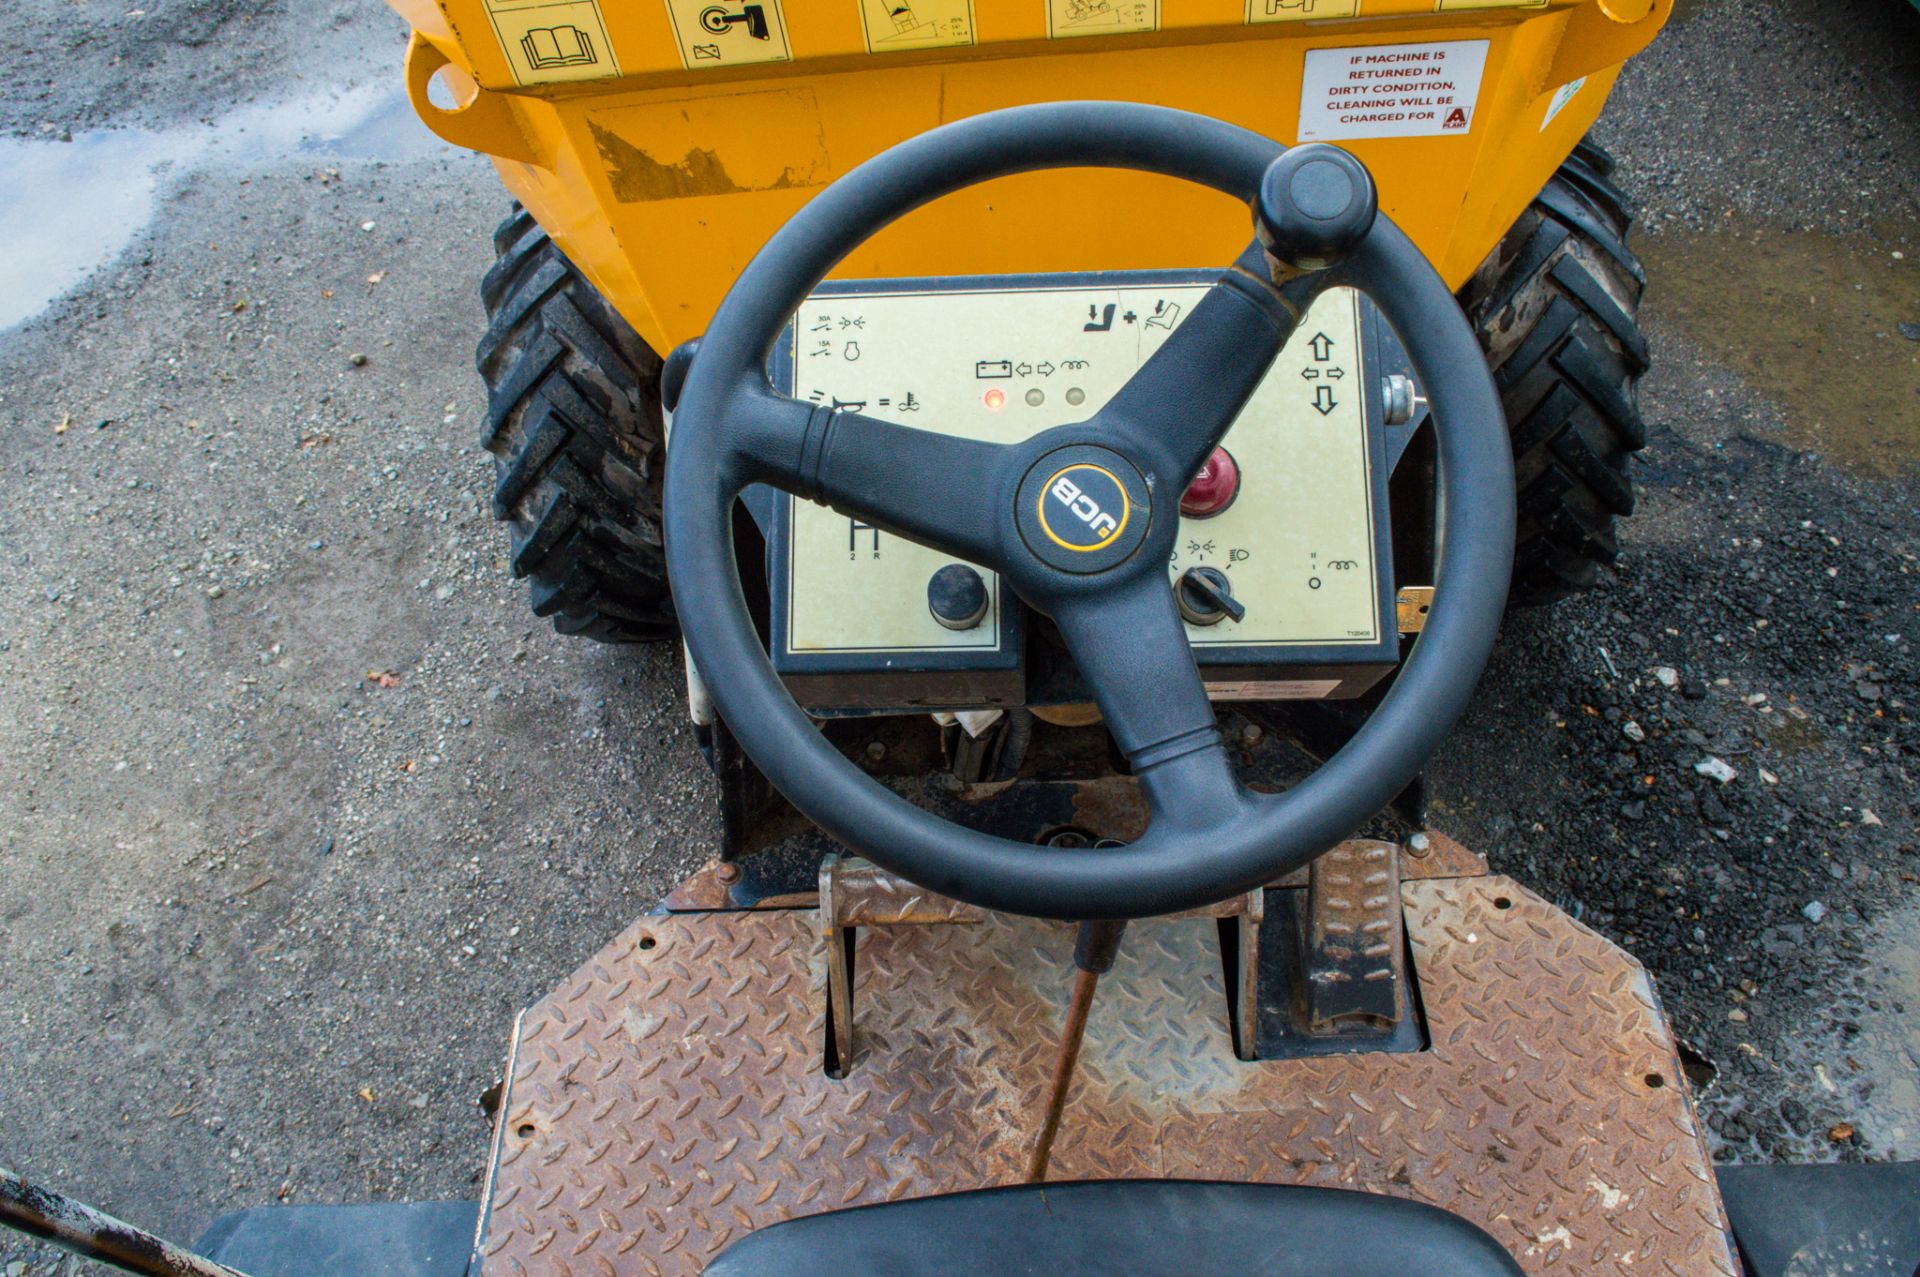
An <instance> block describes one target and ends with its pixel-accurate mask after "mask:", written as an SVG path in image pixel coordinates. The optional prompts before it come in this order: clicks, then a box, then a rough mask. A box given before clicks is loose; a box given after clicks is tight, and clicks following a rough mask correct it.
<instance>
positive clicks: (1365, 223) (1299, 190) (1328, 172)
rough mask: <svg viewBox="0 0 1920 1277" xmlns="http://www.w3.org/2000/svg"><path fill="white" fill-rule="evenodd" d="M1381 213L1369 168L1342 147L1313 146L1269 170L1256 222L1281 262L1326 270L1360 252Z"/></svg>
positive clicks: (1295, 150)
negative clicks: (1358, 250)
mask: <svg viewBox="0 0 1920 1277" xmlns="http://www.w3.org/2000/svg"><path fill="white" fill-rule="evenodd" d="M1379 211H1380V200H1379V196H1378V195H1377V194H1376V193H1375V191H1374V189H1373V176H1372V175H1371V174H1369V173H1368V172H1367V166H1366V165H1364V164H1362V163H1361V162H1360V161H1359V160H1356V159H1354V158H1353V156H1351V155H1349V154H1347V153H1346V152H1345V151H1343V150H1341V149H1340V148H1339V147H1337V146H1328V145H1327V144H1326V143H1324V142H1309V143H1307V144H1306V145H1305V146H1296V147H1293V148H1292V149H1290V150H1289V151H1287V153H1286V154H1284V155H1282V156H1281V157H1280V158H1279V159H1277V160H1275V161H1274V162H1273V163H1272V164H1269V165H1268V166H1267V172H1266V176H1264V177H1262V178H1261V179H1260V198H1259V199H1258V200H1257V201H1255V203H1254V223H1255V225H1256V226H1257V227H1258V229H1259V232H1260V242H1261V243H1262V244H1265V245H1266V248H1267V252H1269V253H1271V254H1272V255H1273V256H1274V257H1275V258H1276V259H1278V260H1279V261H1281V262H1282V263H1284V264H1286V265H1288V266H1291V267H1293V268H1294V269H1295V270H1325V269H1326V268H1327V267H1329V266H1332V265H1334V264H1336V263H1338V262H1341V261H1344V260H1345V259H1346V258H1347V257H1349V256H1351V255H1352V253H1353V251H1354V250H1355V249H1356V248H1359V247H1360V241H1361V240H1363V239H1365V238H1366V237H1367V232H1368V231H1370V230H1372V229H1373V219H1374V217H1375V215H1376V214H1378V213H1379Z"/></svg>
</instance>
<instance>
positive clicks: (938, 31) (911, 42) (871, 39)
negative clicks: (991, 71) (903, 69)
mask: <svg viewBox="0 0 1920 1277" xmlns="http://www.w3.org/2000/svg"><path fill="white" fill-rule="evenodd" d="M859 5H860V21H861V22H862V23H864V24H865V29H866V36H867V52H868V53H904V52H906V51H907V50H909V49H950V48H955V47H958V46H963V45H969V44H972V43H973V0H859Z"/></svg>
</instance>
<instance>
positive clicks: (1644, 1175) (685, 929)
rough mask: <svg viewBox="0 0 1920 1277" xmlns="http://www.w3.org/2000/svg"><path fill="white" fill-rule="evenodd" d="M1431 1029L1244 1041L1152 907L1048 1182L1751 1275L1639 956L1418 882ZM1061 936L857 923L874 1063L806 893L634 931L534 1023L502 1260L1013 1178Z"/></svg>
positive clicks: (492, 1253)
mask: <svg viewBox="0 0 1920 1277" xmlns="http://www.w3.org/2000/svg"><path fill="white" fill-rule="evenodd" d="M1402 900H1403V901H1404V902H1405V905H1406V920H1407V930H1408V935H1409V937H1410V939H1411V941H1412V943H1413V946H1414V953H1415V960H1416V968H1417V971H1418V974H1419V988H1420V996H1421V998H1422V1001H1423V1005H1424V1008H1425V1012H1426V1018H1427V1026H1428V1032H1429V1035H1430V1038H1431V1046H1430V1048H1429V1049H1428V1050H1425V1051H1420V1052H1414V1053H1408V1054H1396V1055H1388V1054H1380V1055H1346V1056H1334V1057H1325V1058H1319V1059H1300V1060H1286V1061H1264V1062H1251V1063H1248V1062H1242V1061H1240V1060H1238V1059H1236V1058H1235V1056H1234V1052H1233V1043H1232V1041H1231V1040H1230V1038H1229V1035H1228V1024H1227V1012H1226V995H1225V992H1224V990H1223V988H1222V984H1221V969H1220V958H1219V950H1218V943H1217V933H1216V928H1215V924H1214V922H1213V920H1212V919H1207V918H1201V919H1185V920H1177V921H1159V922H1148V923H1139V924H1135V926H1134V928H1133V929H1132V931H1131V932H1130V933H1129V935H1128V937H1127V943H1126V946H1125V947H1124V949H1123V950H1122V953H1121V959H1120V963H1119V966H1118V967H1117V968H1116V969H1115V970H1114V972H1113V973H1112V975H1110V976H1108V977H1106V978H1104V979H1103V980H1102V981H1101V985H1100V994H1099V997H1098V999H1097V1001H1096V1002H1095V1004H1094V1007H1093V1013H1092V1017H1091V1019H1090V1021H1089V1024H1088V1028H1087V1043H1086V1048H1085V1051H1084V1053H1083V1054H1082V1056H1081V1072H1080V1075H1079V1080H1078V1082H1077V1083H1076V1085H1075V1087H1074V1090H1073V1093H1072V1094H1071V1096H1070V1098H1069V1101H1068V1105H1067V1110H1066V1117H1065V1120H1064V1121H1063V1123H1062V1127H1061V1133H1060V1138H1059V1142H1058V1144H1057V1145H1056V1146H1055V1149H1054V1154H1053V1168H1054V1169H1053V1178H1055V1179H1061V1180H1067V1179H1087V1178H1109V1177H1122V1176H1124V1177H1139V1176H1180V1177H1189V1178H1205V1179H1224V1180H1252V1181H1265V1182H1276V1183H1301V1184H1320V1185H1328V1186H1334V1187H1345V1188H1357V1189H1365V1190H1368V1191H1372V1192H1381V1193H1393V1194H1398V1195H1401V1196H1407V1197H1413V1198H1417V1199H1419V1200H1422V1201H1426V1202H1430V1203H1432V1204H1434V1205H1437V1206H1442V1207H1445V1208H1447V1209H1449V1210H1452V1211H1455V1212H1457V1213H1459V1214H1461V1215H1463V1216H1465V1217H1466V1218H1468V1219H1470V1220H1472V1221H1474V1222H1475V1223H1477V1224H1479V1225H1480V1226H1481V1227H1483V1228H1485V1229H1486V1230H1487V1231H1488V1232H1490V1233H1491V1234H1492V1235H1493V1236H1494V1237H1495V1238H1497V1239H1498V1240H1499V1241H1501V1242H1502V1243H1503V1244H1504V1245H1506V1246H1507V1247H1508V1248H1509V1249H1510V1250H1511V1251H1512V1252H1513V1254H1514V1256H1515V1258H1516V1259H1517V1260H1518V1261H1519V1262H1520V1264H1521V1265H1522V1266H1523V1267H1524V1268H1525V1269H1526V1270H1527V1271H1528V1272H1530V1273H1541V1274H1547V1273H1554V1274H1561V1273H1565V1274H1575V1273H1579V1274H1585V1273H1633V1274H1663V1275H1665V1274H1671V1275H1673V1277H1692V1275H1693V1274H1702V1275H1705V1274H1717V1275H1720V1277H1733V1275H1734V1274H1735V1273H1737V1271H1738V1270H1737V1269H1736V1268H1735V1266H1734V1261H1733V1257H1732V1254H1731V1253H1730V1251H1729V1249H1728V1244H1727V1236H1726V1229H1725V1223H1724V1218H1723V1215H1722V1211H1721V1207H1720V1200H1719V1197H1718V1194H1717V1191H1716V1189H1715V1187H1714V1181H1713V1177H1712V1173H1711V1167H1710V1165H1709V1162H1708V1159H1707V1154H1706V1150H1705V1147H1704V1145H1703V1143H1702V1141H1701V1138H1700V1132H1699V1128H1698V1127H1697V1126H1696V1125H1695V1123H1694V1121H1693V1118H1692V1114H1691V1111H1690V1108H1689V1105H1688V1100H1687V1093H1686V1083H1685V1080H1684V1078H1683V1076H1682V1074H1681V1072H1680V1065H1679V1061H1678V1059H1677V1058H1676V1056H1675V1053H1674V1045H1673V1040H1672V1037H1671V1035H1670V1034H1669V1033H1668V1031H1667V1027H1666V1023H1665V1021H1664V1019H1663V1017H1662V1016H1661V1014H1660V1011H1659V1008H1658V1005H1657V1003H1656V1001H1655V999H1654V996H1653V992H1652V988H1651V986H1650V984H1649V982H1648V980H1647V977H1646V973H1645V972H1644V970H1642V969H1641V967H1640V966H1639V964H1638V963H1636V962H1634V961H1633V960H1632V959H1631V958H1630V957H1628V956H1627V955H1626V954H1624V953H1622V952H1621V951H1620V950H1619V949H1617V948H1615V947H1614V946H1612V945H1611V944H1609V943H1608V942H1607V941H1605V940H1603V939H1602V938H1600V937H1599V936H1597V935H1596V934H1594V933H1593V932H1591V931H1589V930H1587V929H1586V928H1584V927H1582V926H1580V925H1579V924H1578V923H1575V922H1574V921H1573V920H1571V919H1570V918H1568V917H1567V916H1566V915H1564V914H1562V913H1561V912H1559V911H1558V910H1556V909H1554V908H1553V907H1552V906H1551V905H1548V904H1547V903H1546V902H1545V901H1542V900H1540V899H1539V898H1538V897H1536V896H1534V895H1532V894H1530V893H1529V892H1527V891H1526V890H1525V889H1524V888H1523V887H1521V886H1519V885H1518V884H1517V883H1514V882H1512V881H1511V880H1509V879H1505V878H1499V877H1483V878H1471V879H1455V880H1430V881H1413V882H1408V883H1405V884H1404V885H1403V886H1402ZM1072 949H1073V932H1072V930H1071V929H1070V928H1068V927H1064V926H1059V925H1054V924H1047V923H1040V922H1033V921H1029V920H1024V919H1015V918H1006V917H999V916H992V917H989V918H988V919H987V920H985V921H982V922H979V923H975V924H972V925H967V926H920V927H898V928H890V929H877V930H868V931H863V932H862V933H861V935H860V945H859V958H858V963H857V967H856V972H855V979H856V981H857V986H856V996H855V1006H856V1015H857V1029H858V1033H857V1042H858V1046H857V1048H856V1053H855V1056H854V1059H853V1061H852V1067H851V1069H850V1070H849V1072H848V1075H847V1077H846V1078H845V1079H844V1080H835V1079H833V1078H830V1077H828V1076H827V1075H826V1073H825V1071H824V1069H823V1067H822V1066H823V1045H824V1038H825V1031H826V1026H825V1022H824V1009H825V1006H826V997H825V987H824V985H825V979H826V970H827V963H826V955H825V952H824V948H823V944H822V942H821V940H820V939H819V926H818V923H817V920H816V918H815V915H814V912H813V911H811V910H806V911H797V910H796V911H776V910H762V911H755V912H740V913H731V912H729V913H708V914H671V915H660V916H652V917H647V918H643V919H642V920H641V921H639V922H638V923H636V924H634V925H633V926H632V927H630V928H628V929H627V930H626V931H625V932H623V933H622V934H621V936H620V937H619V938H618V939H617V940H615V941H614V942H613V943H612V944H610V945H608V946H607V947H606V948H605V949H604V950H602V951H601V952H600V953H599V954H598V955H597V956H596V957H594V959H593V960H592V961H590V962H589V963H587V965H586V966H584V967H583V968H581V969H580V970H579V971H578V972H576V973H575V975H574V976H573V978H571V979H570V980H569V981H568V982H567V983H566V984H565V985H564V986H562V987H561V988H560V989H558V990H557V991H555V992H554V993H553V994H552V995H550V996H549V997H548V998H546V999H545V1000H544V1001H542V1002H540V1003H538V1004H537V1005H535V1006H534V1007H532V1008H530V1009H529V1010H528V1011H527V1012H526V1013H525V1014H524V1016H523V1017H522V1018H521V1022H520V1025H519V1026H518V1029H517V1031H516V1034H515V1042H514V1048H513V1055H512V1058H511V1060H510V1062H509V1071H508V1078H509V1084H508V1091H507V1095H506V1097H505V1100H504V1102H503V1104H502V1107H501V1123H500V1128H499V1132H498V1136H497V1141H496V1149H495V1154H494V1163H493V1165H491V1166H490V1168H489V1171H488V1177H487V1180H488V1184H487V1194H486V1196H485V1198H484V1200H485V1202H486V1208H485V1233H484V1237H483V1242H482V1247H481V1254H482V1257H483V1265H482V1269H481V1271H482V1273H483V1274H485V1277H582V1275H585V1274H594V1275H596V1277H613V1275H615V1274H620V1275H624V1274H650V1275H654V1277H664V1275H666V1274H683V1273H684V1274H690V1273H697V1272H699V1271H700V1270H701V1269H702V1268H703V1267H704V1266H705V1265H706V1264H707V1263H708V1262H710V1261H711V1260H712V1259H713V1257H714V1256H715V1255H717V1254H718V1253H719V1251H720V1250H721V1249H722V1248H723V1247H725V1246H726V1245H727V1243H728V1242H730V1241H732V1240H733V1239H734V1238H735V1237H737V1236H739V1235H741V1234H742V1233H743V1232H745V1231H748V1230H751V1229H754V1228H757V1227H760V1226H762V1225H764V1224H769V1223H773V1222H775V1221H777V1220H781V1219H786V1218H790V1217H792V1216H796V1215H803V1214H812V1213H816V1212H819V1211H827V1210H837V1209H839V1208H841V1207H845V1206H857V1205H865V1204H869V1203H873V1202H880V1201H889V1200H893V1199H896V1198H900V1197H909V1196H918V1195H924V1194H928V1193H943V1192H951V1191H955V1190H959V1189H971V1188H985V1187H989V1186H992V1185H997V1184H1007V1183H1014V1182H1017V1181H1018V1179H1019V1177H1020V1175H1021V1172H1022V1170H1023V1167H1024V1164H1025V1160H1026V1154H1027V1149H1028V1144H1029V1141H1030V1140H1031V1138H1032V1133H1033V1131H1034V1129H1035V1124H1036V1122H1037V1119H1038V1116H1039V1114H1040V1110H1041V1106H1042V1104H1043V1102H1044V1099H1043V1088H1044V1083H1045V1078H1046V1071H1047V1066H1048V1062H1049V1060H1050V1058H1051V1056H1052V1051H1053V1044H1054V1037H1055V1035H1056V1033H1057V1032H1058V1030H1059V1027H1060V1023H1061V1020H1062V1017H1063V1015H1064V1011H1065V995H1066V990H1067V987H1068V984H1069V969H1070V955H1071V953H1072Z"/></svg>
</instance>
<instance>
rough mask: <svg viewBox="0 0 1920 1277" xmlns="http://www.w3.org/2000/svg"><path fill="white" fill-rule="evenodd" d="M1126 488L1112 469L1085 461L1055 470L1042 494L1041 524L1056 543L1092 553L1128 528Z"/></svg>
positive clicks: (1107, 544) (1101, 548)
mask: <svg viewBox="0 0 1920 1277" xmlns="http://www.w3.org/2000/svg"><path fill="white" fill-rule="evenodd" d="M1130 513H1131V507H1130V503H1129V502H1128V501H1127V490H1126V489H1125V488H1123V487H1121V486H1120V480H1119V479H1117V478H1115V477H1114V475H1113V472H1112V471H1110V470H1107V469H1105V468H1104V467H1102V466H1096V465H1089V464H1087V463H1085V462H1082V463H1080V464H1078V465H1071V466H1067V467H1065V468H1063V469H1061V470H1059V471H1057V472H1055V473H1054V474H1053V476H1052V477H1050V478H1049V479H1048V480H1047V485H1046V487H1045V489H1044V490H1043V491H1042V493H1041V496H1040V526H1041V527H1042V528H1043V529H1045V531H1046V534H1047V536H1048V538H1049V539H1051V540H1052V541H1053V542H1054V544H1056V545H1059V546H1061V547H1063V548H1065V549H1068V550H1074V551H1078V552H1080V553H1089V552H1091V551H1094V550H1104V549H1106V548H1107V547H1108V546H1109V545H1112V544H1113V542H1114V540H1115V539H1116V538H1117V537H1119V535H1120V534H1121V533H1122V532H1124V531H1126V527H1127V516H1128V515H1129V514H1130Z"/></svg>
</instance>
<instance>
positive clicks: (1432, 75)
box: [1300, 40, 1487, 142]
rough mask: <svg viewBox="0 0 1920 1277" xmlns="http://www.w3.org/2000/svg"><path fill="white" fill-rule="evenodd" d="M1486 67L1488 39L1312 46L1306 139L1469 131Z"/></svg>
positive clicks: (1303, 118) (1304, 104)
mask: <svg viewBox="0 0 1920 1277" xmlns="http://www.w3.org/2000/svg"><path fill="white" fill-rule="evenodd" d="M1486 64H1487V42H1486V41H1485V40H1442V41H1437V42H1435V43H1432V44H1381V45H1372V46H1368V47H1364V48H1358V49H1309V50H1308V51H1307V65H1306V74H1305V75H1304V76H1303V77H1302V79H1301V85H1300V141H1302V142H1324V141H1330V140H1332V139H1335V138H1348V137H1431V136H1436V135H1445V134H1449V133H1462V134H1464V133H1465V132H1467V130H1468V129H1470V128H1472V127H1473V110H1474V106H1475V104H1476V103H1478V102H1479V100H1480V73H1481V71H1483V70H1484V69H1485V68H1486Z"/></svg>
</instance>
